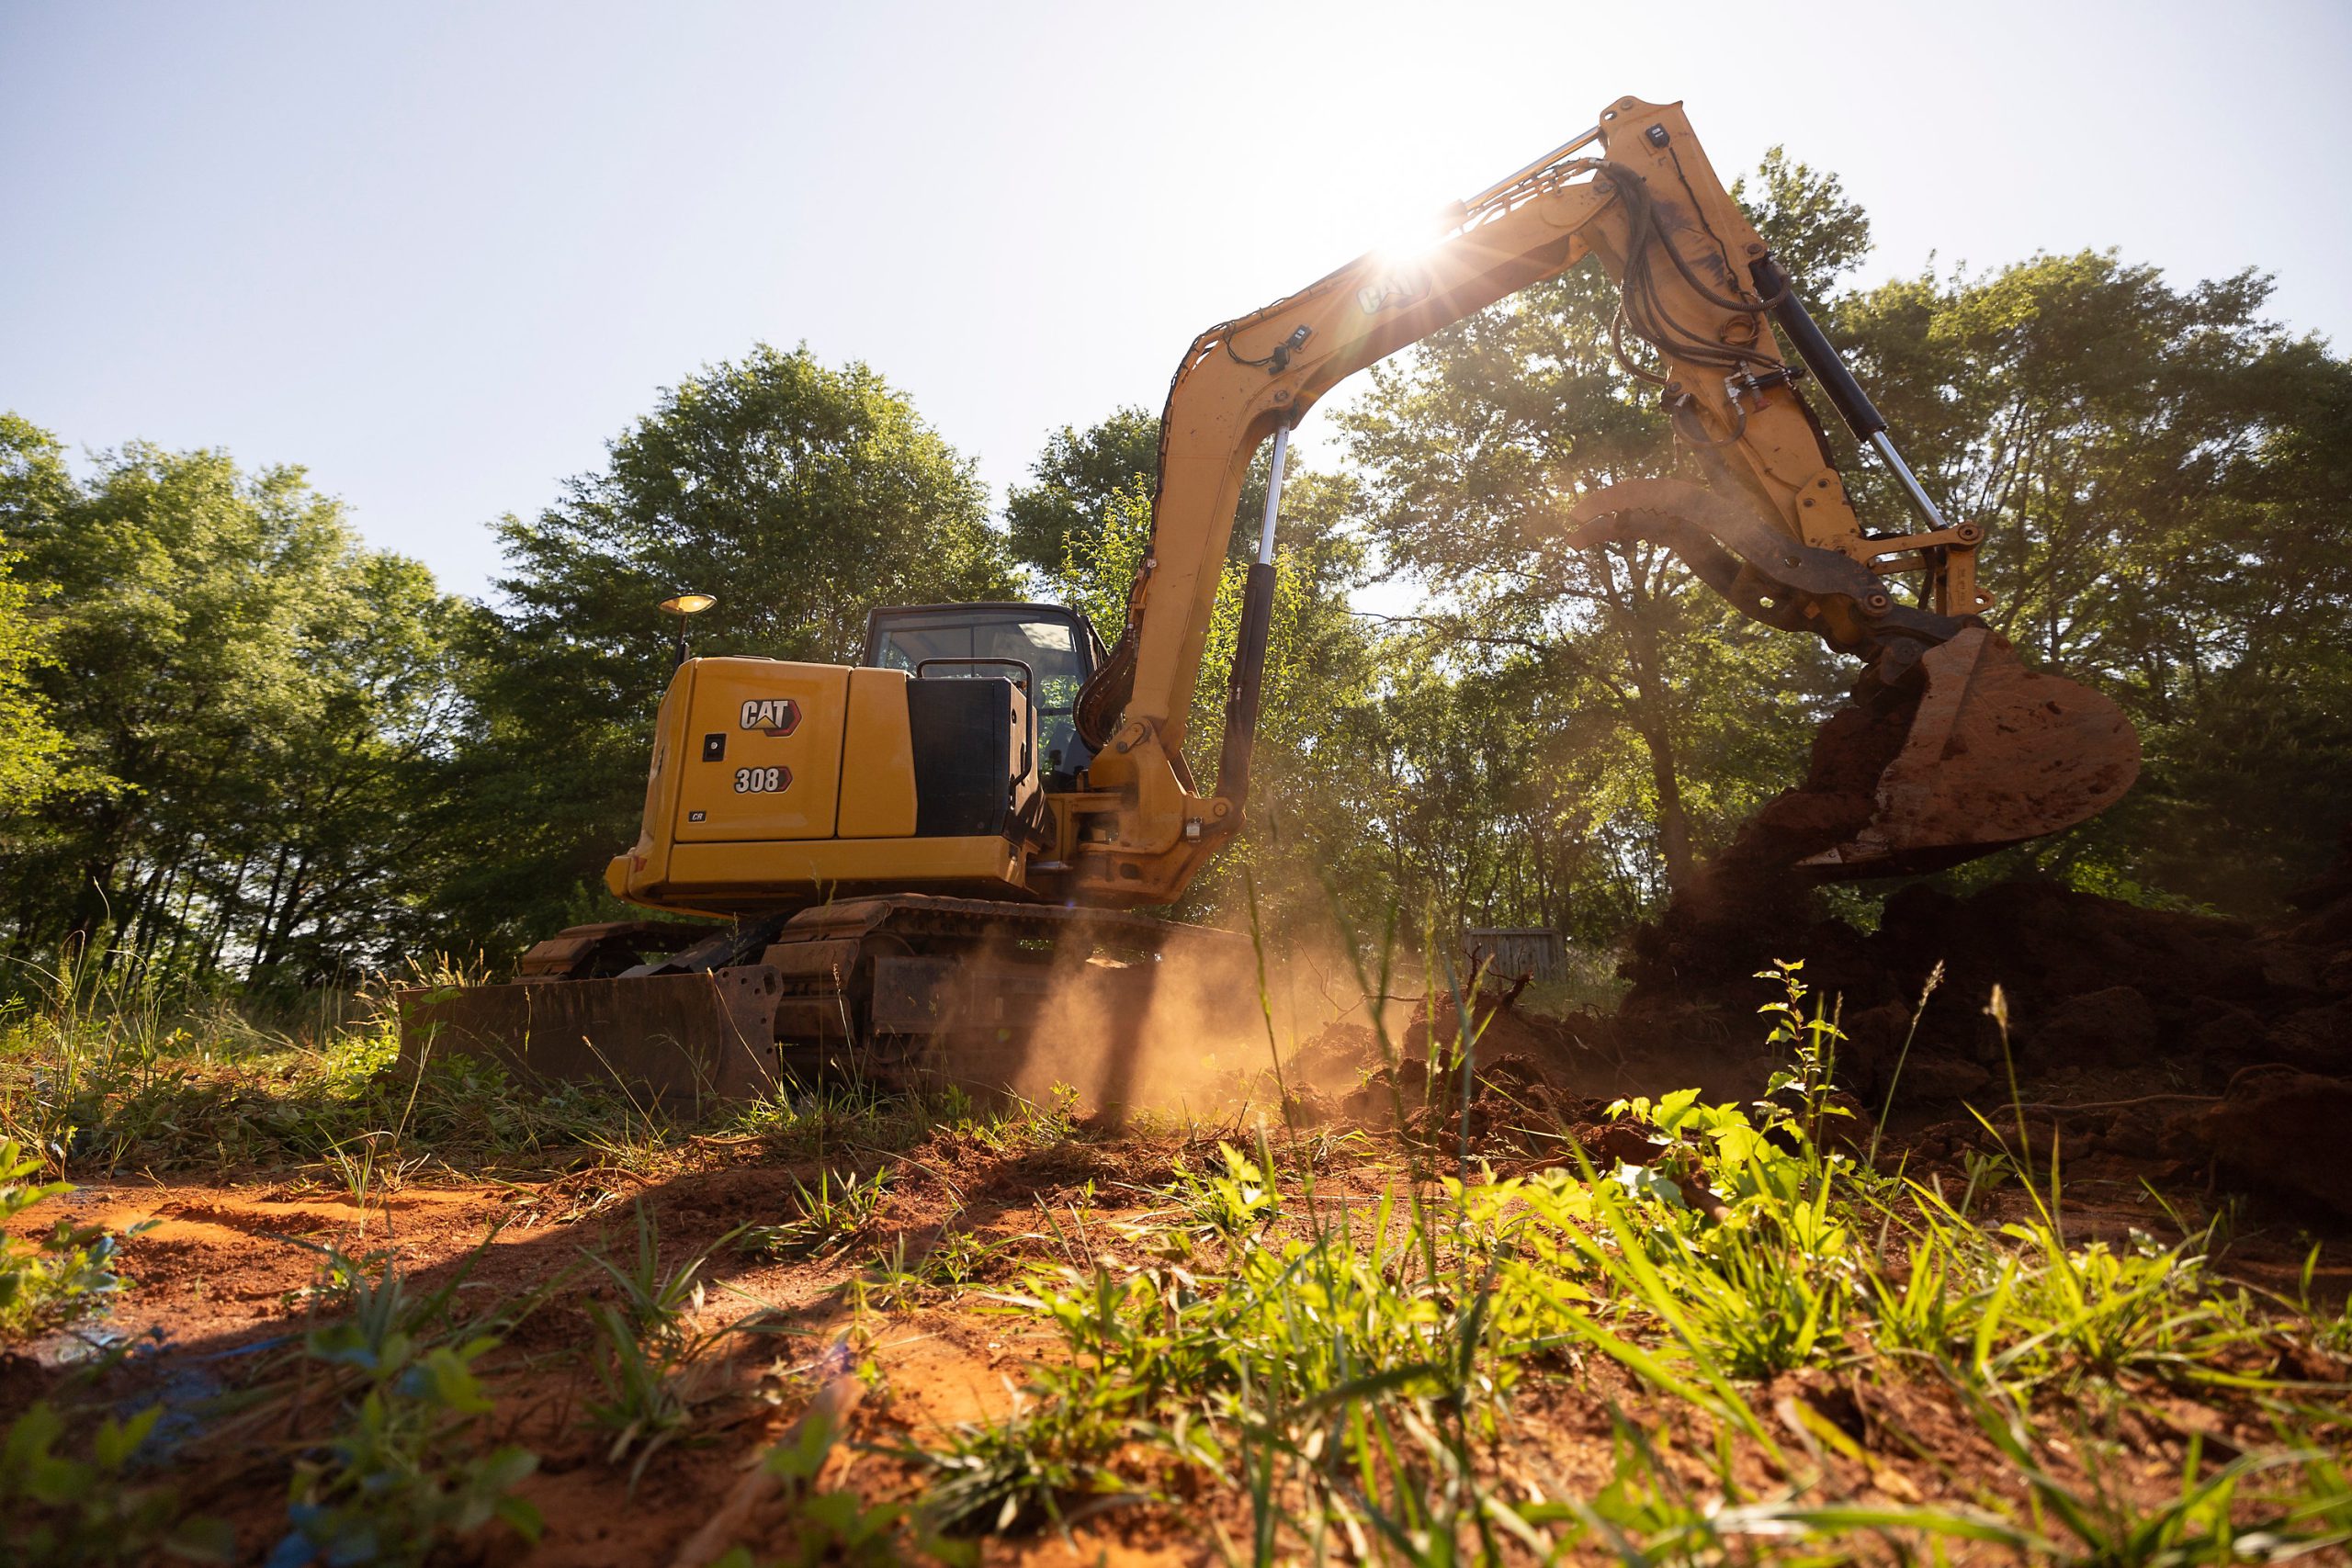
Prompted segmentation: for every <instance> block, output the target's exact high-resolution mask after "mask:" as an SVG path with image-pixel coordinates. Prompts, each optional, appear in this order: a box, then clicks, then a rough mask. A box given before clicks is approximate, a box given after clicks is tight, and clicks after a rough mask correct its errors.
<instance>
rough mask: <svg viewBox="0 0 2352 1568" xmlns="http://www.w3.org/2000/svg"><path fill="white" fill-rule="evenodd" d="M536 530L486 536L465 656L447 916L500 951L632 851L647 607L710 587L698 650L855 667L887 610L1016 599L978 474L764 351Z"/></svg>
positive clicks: (672, 399) (638, 803) (686, 405)
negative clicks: (478, 604)
mask: <svg viewBox="0 0 2352 1568" xmlns="http://www.w3.org/2000/svg"><path fill="white" fill-rule="evenodd" d="M609 452H610V457H609V460H608V461H607V462H606V464H605V467H604V468H602V469H601V470H599V471H597V472H594V473H591V474H584V475H582V476H580V477H579V478H577V479H572V480H571V482H570V483H569V484H567V485H566V486H565V488H564V493H563V494H562V496H561V497H560V499H559V500H557V501H556V502H555V503H554V504H553V505H551V506H549V507H548V508H547V509H546V510H545V511H543V512H542V513H540V514H539V515H538V516H537V518H535V519H532V520H530V521H527V522H526V521H522V520H519V519H516V518H513V517H509V518H507V519H506V520H505V521H504V522H503V523H502V524H501V525H499V533H500V535H501V536H502V538H503V541H504V546H505V552H506V562H507V570H506V574H505V575H504V576H503V577H502V578H501V579H499V580H498V581H497V583H496V587H497V590H498V592H499V595H500V597H501V599H502V600H503V603H502V604H501V605H500V606H499V607H498V608H497V609H496V610H495V611H485V612H483V613H481V614H480V615H476V616H475V617H473V619H472V621H471V623H470V625H469V627H468V629H467V633H466V637H465V644H466V647H467V649H468V650H469V661H470V662H469V668H470V671H471V674H470V676H469V682H468V705H469V709H468V721H467V726H466V728H467V740H466V746H465V750H464V754H463V756H462V757H461V758H460V759H459V761H458V765H457V769H456V773H457V795H458V800H459V802H460V804H459V806H458V807H457V808H456V809H455V811H454V813H453V816H452V818H451V819H450V820H449V821H448V822H447V832H448V834H449V836H450V839H451V840H452V841H454V842H458V843H462V844H464V845H465V846H467V854H466V856H465V858H464V861H463V863H461V864H459V865H458V866H457V867H456V868H455V869H454V870H453V871H452V872H451V874H450V875H449V876H448V878H447V881H446V882H445V883H444V885H443V886H442V888H441V890H440V895H439V901H440V904H441V907H442V908H443V909H444V910H445V911H446V912H447V915H448V916H449V917H450V919H451V921H452V928H451V929H452V931H454V933H456V934H457V935H458V936H459V937H461V938H462V939H463V940H465V941H466V942H481V943H484V944H487V945H490V946H492V947H493V948H495V949H497V950H499V951H502V952H503V951H510V950H512V949H514V948H515V947H516V946H518V945H520V944H522V943H525V942H528V941H529V940H532V939H534V938H536V937H539V936H544V935H546V934H548V932H549V931H552V930H554V929H556V928H558V927H560V926H561V925H563V924H566V923H570V922H571V921H572V920H574V919H578V918H585V917H587V916H589V915H590V913H591V912H593V911H598V910H605V909H608V908H611V907H612V906H611V899H610V897H609V896H608V895H606V894H605V892H604V890H603V876H604V869H605V862H606V861H607V860H608V859H609V858H610V857H611V856H612V855H613V854H614V853H616V852H618V851H619V850H621V849H623V848H625V847H626V846H627V845H628V842H629V840H632V839H633V838H634V837H635V836H636V832H637V821H638V816H639V811H640V809H641V808H642V805H643V798H644V781H645V769H646V762H647V758H648V756H649V755H650V748H651V743H652V739H651V736H652V719H653V713H654V709H655V707H656V705H658V703H659V701H660V698H661V694H662V689H663V688H664V686H665V685H666V684H667V682H668V680H669V676H670V671H671V666H672V652H671V641H670V639H671V635H672V624H671V623H669V622H668V619H667V617H665V616H663V615H662V614H661V613H660V612H659V611H658V610H657V609H656V608H655V605H656V604H659V603H660V602H661V601H662V600H663V599H665V598H667V597H669V596H670V595H672V594H673V593H676V592H680V591H682V590H696V591H701V592H709V593H712V594H715V595H717V597H718V605H717V606H716V607H715V608H714V609H712V610H711V611H709V612H708V613H707V614H705V615H701V616H698V617H697V618H696V620H695V625H694V632H695V649H696V651H697V652H702V653H711V654H721V653H747V654H760V655H764V656H767V657H771V658H776V659H800V660H825V661H832V662H848V661H852V660H854V659H855V658H856V657H857V653H858V649H859V647H860V645H861V642H862V638H863V634H864V628H865V615H866V612H867V611H868V610H870V609H872V608H874V607H875V606H876V605H883V604H923V603H930V602H950V601H971V600H986V599H992V598H998V599H1001V598H1006V597H1010V596H1012V595H1013V594H1014V592H1016V588H1017V584H1016V581H1015V579H1014V577H1013V574H1012V568H1011V565H1010V563H1009V562H1008V561H1007V559H1006V556H1005V550H1004V547H1003V540H1002V536H1001V535H999V534H997V533H996V532H995V531H994V530H993V529H991V528H990V527H989V522H988V500H987V495H986V492H985V491H984V489H983V487H982V486H981V485H980V483H979V481H978V479H976V478H975V477H974V475H973V471H972V465H971V464H970V463H969V462H968V461H967V460H966V459H964V458H962V457H958V456H957V455H956V452H955V451H954V450H953V449H952V448H950V447H949V446H947V444H946V443H945V442H944V441H943V440H942V439H941V438H940V437H939V435H938V434H936V433H935V432H934V431H933V430H932V429H931V428H930V426H928V425H926V424H925V423H923V422H922V419H921V418H920V417H919V416H918V415H917V414H916V412H915V410H914V407H913V405H912V404H911V403H910V402H909V401H908V400H907V399H906V398H905V397H904V396H903V395H902V394H901V393H899V391H897V390H896V389H893V388H892V387H891V386H890V385H889V384H888V382H887V381H885V380H884V379H883V378H882V377H880V376H879V375H877V374H876V372H875V371H873V370H871V369H869V368H867V367H865V366H864V365H858V364H852V365H848V366H844V367H841V368H838V369H836V368H832V367H827V366H824V365H821V364H820V363H819V362H818V361H817V360H816V359H815V358H814V357H813V356H812V355H809V352H808V350H807V349H806V348H805V347H803V348H798V349H795V350H793V351H791V352H789V353H787V352H785V351H782V350H779V349H775V348H772V347H769V346H767V345H766V344H761V345H758V346H757V347H755V348H753V349H752V352H751V353H750V354H748V355H745V356H744V357H743V358H742V359H741V360H740V361H737V362H734V363H731V364H720V365H715V366H711V367H707V368H705V369H704V370H702V371H701V372H699V373H697V374H696V375H695V376H692V377H689V378H686V379H685V380H684V381H682V382H680V383H679V385H678V386H677V387H676V388H675V389H670V390H666V391H664V392H663V393H662V396H661V398H660V400H659V401H658V402H657V403H656V405H655V407H654V409H653V411H652V412H650V413H649V414H647V415H645V416H644V417H642V418H640V419H639V420H638V421H637V422H636V423H634V424H632V425H631V426H630V427H629V428H628V430H627V431H626V432H624V433H623V434H621V435H620V436H619V437H617V438H616V439H615V440H614V441H613V442H612V443H611V444H610V446H609Z"/></svg>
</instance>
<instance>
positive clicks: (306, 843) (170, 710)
mask: <svg viewBox="0 0 2352 1568" xmlns="http://www.w3.org/2000/svg"><path fill="white" fill-rule="evenodd" d="M7 440H8V450H9V452H10V453H11V457H10V458H9V460H8V461H7V463H6V465H5V466H0V538H4V539H5V543H6V546H7V547H9V548H10V549H12V550H15V551H20V552H21V553H22V554H23V556H24V558H25V561H26V565H27V568H28V572H29V574H30V575H31V576H32V578H33V579H34V580H35V581H38V582H39V583H40V585H41V589H40V593H41V597H40V602H39V610H40V615H41V616H42V618H43V628H44V632H45V633H46V635H47V637H48V640H49V655H50V657H49V661H48V666H47V668H45V669H40V670H38V671H35V674H34V679H35V681H36V682H37V684H38V686H39V689H40V693H41V694H42V696H43V697H44V698H45V699H46V701H47V703H48V705H49V707H50V708H51V711H52V712H53V713H54V714H55V716H56V722H57V726H58V728H60V730H62V733H63V734H64V736H65V737H66V740H67V749H66V751H65V753H64V759H63V760H64V761H66V763H67V765H68V767H69V769H70V773H69V774H68V776H67V778H66V779H64V780H62V781H61V787H60V788H58V789H57V790H55V791H54V792H52V795H51V798H50V799H49V800H48V801H46V802H45V803H43V805H42V806H41V807H40V808H39V809H38V810H37V811H33V812H20V813H19V814H18V815H17V818H15V819H14V820H13V821H12V822H11V823H10V824H9V827H8V832H7V840H8V847H9V851H10V862H11V866H10V869H11V872H12V875H11V876H10V878H9V879H8V883H9V892H10V901H9V905H8V907H7V908H6V919H7V922H8V931H9V935H10V939H11V941H12V942H14V944H15V945H16V946H17V948H18V949H19V950H40V949H46V948H51V947H54V946H55V945H56V944H57V943H58V942H61V941H65V940H75V941H80V942H87V943H90V944H92V947H93V950H94V951H102V952H103V953H105V955H106V958H107V962H110V963H122V964H134V965H141V966H153V968H155V969H158V970H161V971H167V972H172V973H176V974H180V975H184V976H190V977H194V978H198V979H202V978H205V977H208V976H211V975H213V974H216V973H218V972H220V970H222V969H223V968H225V967H234V968H235V969H237V970H238V971H240V972H241V973H242V974H243V976H244V977H245V978H246V979H247V980H249V981H251V980H293V979H318V978H322V977H325V976H332V975H336V974H343V973H347V972H348V971H350V970H351V969H353V968H355V967H357V966H358V965H360V964H363V963H380V962H382V961H384V960H385V959H387V958H388V957H390V956H391V954H390V953H387V952H386V951H385V947H384V943H385V941H386V939H387V936H388V933H389V932H390V928H391V922H390V920H389V919H388V913H387V912H388V911H390V910H392V909H396V908H402V907H407V906H411V905H413V902H414V900H415V897H416V894H417V891H418V888H419V886H420V882H421V877H420V874H419V871H420V868H419V864H418V858H417V857H416V856H414V855H412V854H409V853H405V852H403V851H404V848H405V846H404V845H403V844H402V843H401V840H400V839H399V837H398V836H397V835H395V834H392V833H390V832H388V831H386V830H385V829H384V823H385V821H386V820H387V818H400V817H406V816H411V815H413V814H415V813H416V812H418V811H419V810H420V809H421V807H422V804H423V796H424V795H428V794H429V792H430V790H431V789H432V788H433V787H434V783H433V779H432V776H431V773H432V770H431V769H430V768H429V767H427V766H426V765H425V762H426V760H427V754H428V753H430V752H431V751H433V750H435V749H436V748H437V747H438V746H439V744H440V742H441V740H442V739H443V726H442V725H441V723H439V722H438V721H436V720H435V719H434V718H432V717H431V716H429V710H430V707H431V705H432V704H433V703H434V702H435V700H436V699H435V697H434V696H433V695H431V694H434V693H445V692H446V689H447V670H446V667H445V666H443V665H441V664H439V663H437V662H435V660H434V659H433V658H432V657H431V656H430V655H429V654H427V655H426V656H424V659H423V664H424V668H423V669H421V670H411V671H406V672H404V673H401V674H398V675H395V674H394V673H393V672H392V671H390V663H389V660H390V653H389V650H390V649H391V648H393V647H396V646H397V647H402V648H406V649H410V652H409V653H405V654H403V655H401V658H402V659H403V660H408V661H409V662H411V663H414V662H415V661H416V660H415V658H414V657H413V655H414V650H415V649H417V648H418V647H419V646H420V645H422V646H424V647H428V648H429V647H430V646H431V645H432V642H433V637H434V635H435V634H434V633H433V632H432V631H431V629H430V628H431V627H432V626H434V625H435V624H436V623H437V622H438V621H439V620H440V619H442V618H444V617H446V615H447V614H448V604H447V601H446V600H444V599H443V598H442V597H441V596H440V595H439V594H438V593H437V592H435V591H434V589H433V587H432V583H431V579H430V577H429V576H427V575H426V574H425V573H424V570H423V569H422V568H420V567H417V566H415V565H414V564H413V563H412V562H406V561H402V560H400V559H399V558H396V557H390V556H386V555H382V554H380V553H378V552H372V551H368V550H365V549H363V548H361V547H359V545H358V543H357V541H356V538H355V537H354V536H353V535H352V533H351V531H350V529H349V528H348V526H347V525H345V522H344V521H343V517H342V511H341V508H340V506H339V504H338V503H337V502H334V501H333V500H330V499H328V498H326V497H323V496H321V495H319V494H318V493H317V492H316V491H313V490H311V487H310V485H309V483H308V481H307V480H306V479H305V478H304V476H303V475H302V473H301V471H300V469H297V468H272V469H266V470H264V471H262V472H260V473H258V474H251V475H248V474H245V473H243V472H241V471H240V470H239V469H238V468H237V467H236V465H235V464H234V463H233V462H232V460H231V459H230V457H228V456H227V455H226V454H225V453H220V452H213V451H198V452H186V453H174V452H167V451H164V450H163V449H162V448H160V447H155V446H148V445H144V444H141V443H132V444H131V445H130V446H125V447H123V448H122V449H121V450H120V451H119V452H111V453H100V454H97V455H96V473H95V474H94V476H93V477H92V479H90V480H89V481H88V482H87V483H86V484H85V483H79V482H76V481H75V480H74V479H73V478H72V476H71V475H70V474H69V473H68V472H67V471H66V469H65V468H64V466H63V462H62V455H61V453H60V450H59V448H58V447H57V445H56V443H55V442H54V441H53V439H51V438H50V437H48V436H47V435H45V434H41V433H40V432H38V431H35V430H33V429H32V427H30V426H29V425H25V424H23V423H22V422H17V423H15V424H13V425H12V426H10V427H9V429H8V432H7ZM393 683H399V684H401V685H403V686H405V687H407V688H410V689H413V690H414V691H416V692H418V693H420V694H422V695H420V696H419V697H418V698H417V699H416V700H417V701H419V702H422V703H423V704H424V705H425V708H426V709H427V710H428V712H427V713H426V715H425V716H419V715H418V714H417V713H415V712H410V711H404V708H403V704H405V703H406V702H407V699H405V698H403V699H401V700H399V701H395V700H393V699H392V698H391V697H390V695H389V694H388V687H389V686H390V685H391V684H393ZM387 748H390V749H392V752H393V753H394V754H395V755H398V756H400V757H402V758H404V759H405V761H404V763H403V764H402V765H401V766H398V767H396V768H393V769H392V770H391V771H390V772H387V771H386V768H385V767H384V766H383V765H381V764H383V762H384V761H385V753H386V749H387ZM337 759H339V760H340V761H339V762H335V763H334V766H342V767H344V768H345V772H344V773H342V774H341V775H340V777H335V776H333V775H334V766H331V765H330V763H331V761H333V760H337ZM363 759H365V760H367V761H368V767H367V768H366V769H365V771H363V772H362V773H358V774H354V773H350V772H349V771H348V768H349V767H350V766H351V765H353V764H355V763H356V761H359V760H363ZM330 844H340V845H343V846H345V847H344V848H343V849H342V850H340V851H338V852H336V853H335V854H334V856H330V855H328V854H327V853H326V852H324V850H323V849H322V846H325V845H330ZM331 858H332V859H334V860H335V861H336V863H335V864H334V866H333V867H332V869H330V867H329V864H328V862H329V860H330V859H331ZM298 948H299V949H300V952H301V953H302V955H303V956H302V959H301V962H300V964H293V965H290V966H289V964H288V961H289V960H290V959H291V957H292V955H293V954H294V953H295V952H296V951H297V949H298ZM297 970H299V973H297V972H296V971H297Z"/></svg>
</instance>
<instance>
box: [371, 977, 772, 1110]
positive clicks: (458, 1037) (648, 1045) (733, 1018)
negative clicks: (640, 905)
mask: <svg viewBox="0 0 2352 1568" xmlns="http://www.w3.org/2000/svg"><path fill="white" fill-rule="evenodd" d="M777 996H778V984H777V975H776V971H775V969H773V968H771V967H769V966H768V965H766V964H748V965H743V966H741V967H736V968H730V969H722V970H702V971H698V972H695V973H693V974H685V975H639V976H628V977H625V978H619V979H607V980H526V981H522V982H520V983H517V984H515V985H507V986H465V987H454V986H453V987H444V988H441V989H437V990H412V991H403V992H401V994H400V996H399V997H398V998H397V1000H398V1003H399V1006H400V1017H401V1055H400V1060H401V1066H402V1067H403V1068H404V1069H406V1070H408V1071H410V1072H415V1071H418V1070H419V1069H421V1068H422V1067H423V1066H424V1065H425V1063H426V1062H427V1061H429V1060H431V1059H433V1058H435V1057H438V1056H446V1055H470V1056H485V1057H488V1058H490V1059H492V1060H493V1061H496V1062H498V1063H499V1064H501V1065H502V1066H504V1067H505V1068H506V1069H507V1070H508V1071H509V1072H510V1073H512V1074H513V1075H515V1077H517V1078H519V1079H522V1080H524V1081H526V1082H537V1083H542V1084H544V1083H548V1082H561V1081H567V1080H568V1081H572V1082H579V1083H591V1084H602V1085H605V1087H607V1088H611V1089H616V1090H619V1091H621V1092H625V1093H628V1094H629V1095H631V1096H633V1097H642V1096H646V1095H650V1096H652V1097H653V1098H655V1099H659V1100H665V1101H681V1100H702V1099H706V1098H709V1097H714V1096H729V1095H752V1094H758V1093H760V1092H762V1091H763V1090H764V1089H767V1088H769V1087H770V1085H771V1081H772V1079H773V1077H774V1073H773V1064H774V1060H775V1010H776V999H777Z"/></svg>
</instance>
